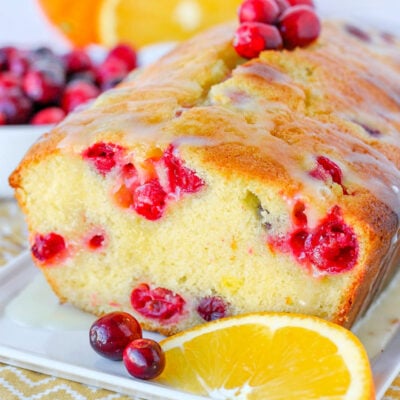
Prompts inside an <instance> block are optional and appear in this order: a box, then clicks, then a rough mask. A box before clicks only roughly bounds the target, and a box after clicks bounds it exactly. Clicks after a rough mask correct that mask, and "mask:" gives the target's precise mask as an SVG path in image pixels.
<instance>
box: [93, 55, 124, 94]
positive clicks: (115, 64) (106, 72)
mask: <svg viewBox="0 0 400 400" xmlns="http://www.w3.org/2000/svg"><path fill="white" fill-rule="evenodd" d="M128 72H129V70H128V67H127V66H126V63H125V62H124V61H122V60H120V59H119V58H116V57H113V58H108V59H106V60H105V61H104V62H103V63H102V64H100V65H99V67H98V69H97V75H98V81H99V83H100V86H101V87H102V89H103V90H105V89H107V88H110V87H112V86H115V83H118V82H121V81H122V79H124V78H125V77H126V75H127V74H128Z"/></svg>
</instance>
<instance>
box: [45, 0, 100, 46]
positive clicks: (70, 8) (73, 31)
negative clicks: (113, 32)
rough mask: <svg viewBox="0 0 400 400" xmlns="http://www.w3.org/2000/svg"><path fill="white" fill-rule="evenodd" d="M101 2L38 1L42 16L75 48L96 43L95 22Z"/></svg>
mask: <svg viewBox="0 0 400 400" xmlns="http://www.w3.org/2000/svg"><path fill="white" fill-rule="evenodd" d="M100 3H101V0H79V1H75V2H72V3H71V1H69V0H38V4H39V6H40V7H41V9H42V11H43V12H44V14H45V15H46V16H47V18H48V20H49V21H50V23H51V24H52V25H54V26H55V27H56V28H57V29H58V30H59V31H60V32H61V33H62V34H63V35H64V36H65V37H67V38H68V39H69V40H70V41H71V42H72V43H73V44H74V45H75V46H78V47H79V46H86V45H89V44H91V43H97V42H98V37H97V20H98V10H99V5H100Z"/></svg>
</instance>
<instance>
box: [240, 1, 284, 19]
mask: <svg viewBox="0 0 400 400" xmlns="http://www.w3.org/2000/svg"><path fill="white" fill-rule="evenodd" d="M279 13H280V11H279V7H278V5H277V4H276V1H275V0H246V1H244V2H243V3H242V5H241V6H240V7H239V20H240V22H241V23H243V22H264V23H265V24H273V23H274V22H275V21H276V20H277V19H278V16H279Z"/></svg>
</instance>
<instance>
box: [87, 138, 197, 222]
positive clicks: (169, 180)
mask: <svg viewBox="0 0 400 400" xmlns="http://www.w3.org/2000/svg"><path fill="white" fill-rule="evenodd" d="M124 151H125V150H124V149H123V148H122V147H121V146H119V145H116V144H113V143H104V142H98V143H95V144H93V145H92V146H90V147H89V148H87V149H86V150H85V151H84V152H83V153H82V156H83V158H84V159H85V160H87V161H88V162H89V163H90V164H91V165H92V166H93V167H94V168H95V170H96V171H97V172H98V173H99V174H101V175H103V176H106V175H107V174H108V173H110V172H111V171H112V170H113V169H114V168H116V169H117V170H119V171H118V174H117V175H118V176H119V179H120V181H121V182H120V183H119V187H118V189H117V190H116V191H115V195H114V197H115V200H116V202H117V204H118V205H119V206H121V207H123V208H129V209H132V210H134V211H135V212H136V213H137V214H138V215H140V216H142V217H144V218H146V219H148V220H149V221H155V220H158V219H160V218H161V217H162V216H163V215H164V212H165V210H166V208H167V205H168V203H170V202H173V201H176V200H177V199H179V198H180V197H182V196H183V195H185V194H191V193H197V192H198V191H199V190H201V188H202V187H203V186H204V185H205V182H204V181H203V180H202V179H201V178H200V177H199V176H197V174H196V173H195V171H193V170H191V169H190V168H188V167H187V166H186V165H185V163H184V162H183V160H181V159H180V158H179V157H178V154H177V150H176V148H175V147H173V146H172V145H171V146H169V147H168V148H167V149H166V150H165V151H164V152H163V153H161V152H160V154H159V155H158V156H153V157H150V158H148V159H146V160H144V161H143V162H142V163H141V165H140V171H139V170H138V169H137V168H136V167H135V165H134V164H133V163H132V162H126V163H125V162H124V163H121V160H122V161H123V160H124V157H125V153H124Z"/></svg>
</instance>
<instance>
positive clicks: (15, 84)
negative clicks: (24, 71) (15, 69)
mask: <svg viewBox="0 0 400 400" xmlns="http://www.w3.org/2000/svg"><path fill="white" fill-rule="evenodd" d="M10 92H13V93H14V94H21V92H22V79H21V77H19V76H18V75H15V74H13V73H12V72H2V73H1V74H0V94H5V95H7V94H9V93H10Z"/></svg>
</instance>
